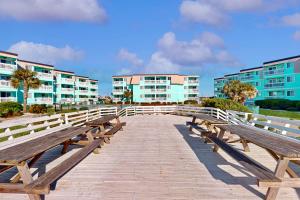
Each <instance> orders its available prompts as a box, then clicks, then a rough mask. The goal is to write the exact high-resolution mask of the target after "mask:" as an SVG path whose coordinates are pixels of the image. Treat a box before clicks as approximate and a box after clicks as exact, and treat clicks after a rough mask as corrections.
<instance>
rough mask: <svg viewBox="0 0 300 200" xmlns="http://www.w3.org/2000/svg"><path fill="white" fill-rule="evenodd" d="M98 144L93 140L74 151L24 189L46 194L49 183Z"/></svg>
mask: <svg viewBox="0 0 300 200" xmlns="http://www.w3.org/2000/svg"><path fill="white" fill-rule="evenodd" d="M99 144H100V141H99V140H94V141H93V142H92V143H91V144H89V145H88V146H86V147H84V148H82V149H80V150H79V151H78V152H76V153H74V154H73V155H72V156H71V157H70V158H68V159H67V160H65V161H63V162H62V163H60V164H59V165H57V166H56V167H54V168H53V169H51V170H50V171H48V172H47V173H45V174H43V175H42V176H40V177H39V178H38V179H36V180H35V181H33V182H32V183H30V184H28V185H26V186H25V191H26V192H28V193H33V194H48V193H49V192H50V184H51V183H53V182H54V181H56V180H57V179H59V178H60V177H61V176H63V175H64V174H65V173H66V172H68V171H69V170H71V169H72V168H73V167H74V166H75V165H76V164H78V163H79V162H80V161H82V160H83V159H84V158H85V157H86V156H87V155H89V154H90V153H91V152H92V151H93V150H94V149H96V148H97V147H98V146H99Z"/></svg>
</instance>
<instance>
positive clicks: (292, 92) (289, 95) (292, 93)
mask: <svg viewBox="0 0 300 200" xmlns="http://www.w3.org/2000/svg"><path fill="white" fill-rule="evenodd" d="M286 95H287V96H288V97H291V96H295V91H294V90H288V91H287V93H286Z"/></svg>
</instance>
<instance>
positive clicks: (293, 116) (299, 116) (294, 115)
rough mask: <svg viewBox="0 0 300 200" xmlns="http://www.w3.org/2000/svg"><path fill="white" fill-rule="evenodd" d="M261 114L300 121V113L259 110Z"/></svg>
mask: <svg viewBox="0 0 300 200" xmlns="http://www.w3.org/2000/svg"><path fill="white" fill-rule="evenodd" d="M259 114H262V115H269V116H275V117H285V118H289V119H297V120H300V112H295V111H286V110H280V111H279V110H267V109H259Z"/></svg>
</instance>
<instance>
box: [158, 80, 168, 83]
mask: <svg viewBox="0 0 300 200" xmlns="http://www.w3.org/2000/svg"><path fill="white" fill-rule="evenodd" d="M156 83H158V84H164V83H167V80H156Z"/></svg>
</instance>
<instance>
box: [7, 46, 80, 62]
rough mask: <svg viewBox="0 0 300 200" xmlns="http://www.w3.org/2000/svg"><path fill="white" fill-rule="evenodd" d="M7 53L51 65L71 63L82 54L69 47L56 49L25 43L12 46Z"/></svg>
mask: <svg viewBox="0 0 300 200" xmlns="http://www.w3.org/2000/svg"><path fill="white" fill-rule="evenodd" d="M8 51H11V52H16V53H18V54H19V57H20V58H21V59H26V60H30V61H35V62H42V63H45V64H53V65H54V64H57V63H59V62H60V61H73V60H78V59H81V58H82V57H83V52H81V51H77V50H74V49H73V48H71V47H69V46H65V47H62V48H58V47H54V46H51V45H46V44H40V43H33V42H26V41H20V42H18V43H15V44H13V45H12V46H11V47H10V48H9V50H8Z"/></svg>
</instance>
